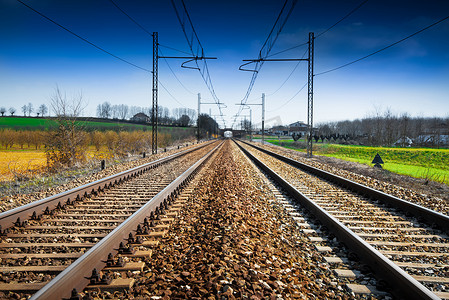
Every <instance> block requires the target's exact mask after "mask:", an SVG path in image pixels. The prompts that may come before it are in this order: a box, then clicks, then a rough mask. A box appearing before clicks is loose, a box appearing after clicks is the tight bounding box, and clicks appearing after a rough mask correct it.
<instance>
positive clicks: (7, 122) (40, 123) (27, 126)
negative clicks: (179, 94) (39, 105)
mask: <svg viewBox="0 0 449 300" xmlns="http://www.w3.org/2000/svg"><path fill="white" fill-rule="evenodd" d="M79 122H80V125H81V126H82V127H83V128H84V129H85V130H86V131H93V130H100V131H106V130H114V131H120V130H125V131H133V130H144V131H145V130H151V126H150V125H143V124H133V123H126V122H120V121H115V120H111V121H110V122H109V121H108V122H106V121H88V120H81V121H79ZM56 124H57V123H56V121H55V120H54V119H51V118H48V119H47V118H35V117H31V118H30V117H28V118H27V117H0V130H1V129H7V128H9V129H14V130H46V129H51V128H52V127H55V126H56ZM174 128H176V129H175V130H181V131H184V130H187V131H192V134H194V133H193V130H194V129H192V128H185V127H164V126H160V127H159V132H167V133H169V132H170V131H173V130H174Z"/></svg>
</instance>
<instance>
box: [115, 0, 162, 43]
mask: <svg viewBox="0 0 449 300" xmlns="http://www.w3.org/2000/svg"><path fill="white" fill-rule="evenodd" d="M109 2H111V3H112V5H114V6H115V7H116V8H117V9H118V10H119V11H121V12H122V13H123V14H124V15H125V16H127V17H128V18H129V19H130V20H131V21H132V22H133V23H134V24H136V25H137V26H138V27H139V28H140V29H142V30H143V31H145V32H146V33H147V34H148V35H150V36H151V37H152V36H153V34H152V33H150V32H149V31H148V30H146V29H145V28H144V27H143V26H142V25H140V24H139V23H138V22H137V21H136V20H134V19H133V18H132V17H131V16H130V15H128V14H127V13H126V12H125V11H124V10H123V9H121V8H120V7H119V6H118V5H117V4H116V3H115V2H114V1H113V0H109Z"/></svg>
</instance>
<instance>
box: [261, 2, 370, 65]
mask: <svg viewBox="0 0 449 300" xmlns="http://www.w3.org/2000/svg"><path fill="white" fill-rule="evenodd" d="M368 1H369V0H365V1H363V2H361V3H360V4H359V5H357V6H356V7H355V8H353V9H352V10H351V11H350V12H349V13H347V14H346V15H345V16H344V17H342V18H341V19H340V20H338V21H337V22H335V23H334V24H333V25H332V26H330V27H329V28H327V29H325V30H324V31H322V32H320V33H319V34H317V35H316V36H315V38H318V37H320V36H322V35H324V34H325V33H327V32H328V31H329V30H331V29H332V28H334V27H335V26H337V25H338V24H340V23H341V22H342V21H343V20H345V19H346V18H348V17H349V16H350V15H352V14H353V13H355V12H356V11H357V10H359V8H361V7H362V6H363V5H365V4H366V3H367V2H368ZM307 44H308V42H304V43H301V44H299V45H296V46H293V47H290V48H287V49H284V50H281V51H279V52H276V53H273V54H271V55H269V56H267V57H271V56H275V55H278V54H281V53H284V52H287V51H290V50H293V49H296V48H299V47H302V46H305V45H307Z"/></svg>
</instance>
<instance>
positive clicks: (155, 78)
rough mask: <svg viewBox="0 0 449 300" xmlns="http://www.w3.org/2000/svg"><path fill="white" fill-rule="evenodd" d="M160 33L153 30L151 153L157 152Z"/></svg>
mask: <svg viewBox="0 0 449 300" xmlns="http://www.w3.org/2000/svg"><path fill="white" fill-rule="evenodd" d="M158 45H159V44H158V33H157V32H153V109H152V111H151V126H152V139H151V153H152V154H156V153H157V123H158V122H157V121H158V120H157V117H158V103H157V84H158V60H159V56H158V55H159V52H158Z"/></svg>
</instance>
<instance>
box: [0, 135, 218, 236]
mask: <svg viewBox="0 0 449 300" xmlns="http://www.w3.org/2000/svg"><path fill="white" fill-rule="evenodd" d="M210 143H212V142H208V143H205V144H203V145H200V146H198V147H195V148H192V149H187V150H184V151H181V152H178V153H175V154H172V155H169V156H167V157H164V158H160V159H158V160H155V161H152V162H149V163H146V164H143V165H140V166H137V167H135V168H132V169H129V170H126V171H123V172H120V173H117V174H114V175H111V176H108V177H105V178H102V179H99V180H96V181H93V182H90V183H87V184H84V185H82V186H79V187H76V188H73V189H71V190H68V191H65V192H62V193H59V194H56V195H53V196H50V197H47V198H44V199H41V200H37V201H34V202H31V203H28V204H26V205H23V206H20V207H16V208H14V209H11V210H8V211H5V212H2V213H0V226H1V229H2V230H4V229H7V228H9V227H12V226H13V225H14V223H15V222H16V221H17V220H18V218H20V220H21V221H24V220H27V219H30V218H31V216H32V215H33V212H35V213H36V215H39V214H42V213H43V212H44V211H45V210H46V209H47V207H48V209H49V210H52V209H54V208H55V207H57V205H58V203H60V204H61V205H63V204H65V203H67V201H74V200H77V199H79V198H81V197H83V196H86V195H88V194H90V193H93V192H95V191H98V190H101V189H105V188H107V187H111V186H113V185H115V184H117V183H121V182H123V181H126V180H129V179H130V178H132V177H135V176H137V175H140V174H142V173H143V172H145V171H147V170H149V169H152V168H155V167H157V166H159V165H160V164H162V163H165V162H168V161H170V160H173V159H175V158H177V157H180V156H183V155H185V154H188V153H190V152H192V151H195V150H198V149H201V148H203V147H205V146H207V145H209V144H210Z"/></svg>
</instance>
